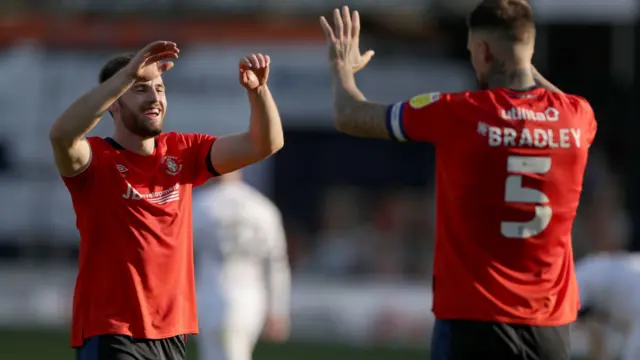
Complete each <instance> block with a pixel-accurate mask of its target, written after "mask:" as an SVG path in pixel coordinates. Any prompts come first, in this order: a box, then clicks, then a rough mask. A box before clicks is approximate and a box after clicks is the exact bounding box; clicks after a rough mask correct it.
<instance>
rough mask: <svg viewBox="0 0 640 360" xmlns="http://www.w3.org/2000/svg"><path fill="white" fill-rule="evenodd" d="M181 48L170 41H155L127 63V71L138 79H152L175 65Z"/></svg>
mask: <svg viewBox="0 0 640 360" xmlns="http://www.w3.org/2000/svg"><path fill="white" fill-rule="evenodd" d="M179 53H180V50H179V49H178V46H177V45H176V44H175V43H173V42H170V41H155V42H152V43H150V44H148V45H147V46H145V47H144V48H143V49H142V50H140V51H139V52H138V53H137V54H136V55H135V56H134V57H133V59H131V61H130V62H129V64H128V65H127V72H128V73H129V74H130V76H131V77H133V78H134V79H136V80H138V81H150V80H153V79H155V78H157V77H159V76H161V75H162V74H163V73H164V72H167V71H169V70H170V69H171V68H172V67H173V62H172V61H169V60H172V59H177V58H178V54H179Z"/></svg>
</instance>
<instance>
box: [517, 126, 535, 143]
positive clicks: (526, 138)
mask: <svg viewBox="0 0 640 360" xmlns="http://www.w3.org/2000/svg"><path fill="white" fill-rule="evenodd" d="M531 145H533V138H531V132H529V129H527V128H524V129H522V133H521V134H520V146H521V147H522V146H531Z"/></svg>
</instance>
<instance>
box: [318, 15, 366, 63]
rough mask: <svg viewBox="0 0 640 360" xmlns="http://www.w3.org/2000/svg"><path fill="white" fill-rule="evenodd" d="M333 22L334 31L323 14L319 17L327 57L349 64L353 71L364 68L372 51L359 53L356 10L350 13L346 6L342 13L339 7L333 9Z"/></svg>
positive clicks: (358, 28) (358, 19)
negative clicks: (325, 38) (327, 48)
mask: <svg viewBox="0 0 640 360" xmlns="http://www.w3.org/2000/svg"><path fill="white" fill-rule="evenodd" d="M333 22H334V24H333V25H334V27H335V31H334V30H333V29H332V28H331V25H329V22H328V21H327V19H326V18H325V17H324V16H321V17H320V25H321V26H322V30H324V34H325V36H326V37H327V44H328V45H329V59H330V60H331V61H336V62H339V63H343V64H345V65H350V66H351V69H352V70H353V72H357V71H358V70H360V69H362V68H364V67H365V66H366V65H367V64H368V63H369V61H371V58H372V57H373V55H374V52H373V50H368V51H366V52H365V53H364V54H361V53H360V14H358V11H354V12H353V13H350V12H349V7H348V6H344V7H343V8H342V13H340V10H339V9H334V10H333Z"/></svg>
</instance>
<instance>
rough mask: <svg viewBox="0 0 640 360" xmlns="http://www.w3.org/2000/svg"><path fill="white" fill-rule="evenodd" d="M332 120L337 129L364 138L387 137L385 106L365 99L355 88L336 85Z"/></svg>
mask: <svg viewBox="0 0 640 360" xmlns="http://www.w3.org/2000/svg"><path fill="white" fill-rule="evenodd" d="M334 111H335V113H334V120H335V126H336V128H337V129H338V131H340V132H343V133H345V134H348V135H351V136H357V137H365V138H377V139H388V138H389V133H388V132H387V106H386V105H382V104H376V103H373V102H369V101H367V100H366V98H365V97H364V95H363V94H362V93H361V92H360V91H359V90H358V89H357V88H355V87H354V88H352V89H349V88H345V87H343V86H340V85H338V86H336V88H335V89H334Z"/></svg>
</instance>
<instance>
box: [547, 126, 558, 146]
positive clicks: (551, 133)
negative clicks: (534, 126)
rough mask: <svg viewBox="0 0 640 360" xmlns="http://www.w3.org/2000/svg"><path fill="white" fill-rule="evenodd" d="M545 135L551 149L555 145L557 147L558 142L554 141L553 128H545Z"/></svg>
mask: <svg viewBox="0 0 640 360" xmlns="http://www.w3.org/2000/svg"><path fill="white" fill-rule="evenodd" d="M547 137H548V139H549V147H550V148H551V149H555V148H557V147H558V143H557V142H555V141H554V140H555V139H554V138H555V135H554V134H553V130H551V129H547Z"/></svg>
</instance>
